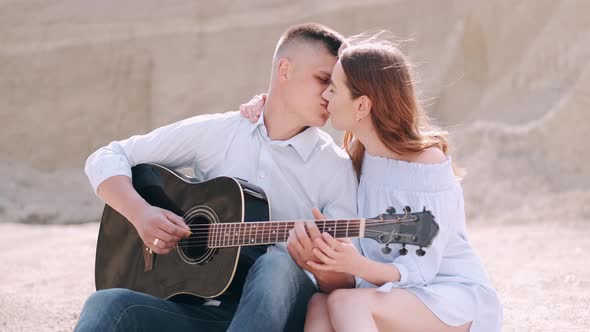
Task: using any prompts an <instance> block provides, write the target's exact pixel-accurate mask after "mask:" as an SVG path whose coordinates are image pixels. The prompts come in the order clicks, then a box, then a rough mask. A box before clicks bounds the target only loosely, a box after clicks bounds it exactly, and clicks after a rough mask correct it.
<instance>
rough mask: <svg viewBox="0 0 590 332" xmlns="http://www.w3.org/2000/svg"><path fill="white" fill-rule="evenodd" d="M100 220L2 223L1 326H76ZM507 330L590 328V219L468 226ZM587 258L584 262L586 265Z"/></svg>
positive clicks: (89, 279) (87, 290) (20, 328)
mask: <svg viewBox="0 0 590 332" xmlns="http://www.w3.org/2000/svg"><path fill="white" fill-rule="evenodd" d="M97 231H98V224H96V223H91V224H85V225H69V226H63V225H43V226H30V225H20V224H10V223H9V224H0V262H2V264H1V265H0V331H71V330H72V329H73V327H74V325H75V323H76V321H77V318H78V314H79V312H80V310H81V308H82V305H83V303H84V300H85V299H86V298H87V297H88V295H90V294H91V293H92V292H93V291H94V284H93V269H94V252H95V243H96V234H97ZM469 232H470V237H471V239H472V242H473V245H474V247H475V248H476V250H477V251H478V252H479V254H480V255H481V257H482V259H483V261H484V263H485V265H486V267H487V269H488V272H489V273H490V275H491V278H492V280H493V283H494V285H495V286H496V287H497V289H498V292H499V294H500V296H501V299H502V302H503V305H504V318H505V322H504V329H503V330H504V331H588V329H590V314H589V313H590V264H588V263H587V262H588V261H587V259H586V257H585V256H586V255H585V254H586V253H587V252H589V251H590V241H588V238H589V237H590V227H588V223H587V222H582V221H580V222H575V221H569V222H567V223H564V224H558V223H540V224H532V223H526V224H506V225H498V224H495V225H485V224H482V223H477V224H473V225H470V226H469ZM584 262H585V263H584Z"/></svg>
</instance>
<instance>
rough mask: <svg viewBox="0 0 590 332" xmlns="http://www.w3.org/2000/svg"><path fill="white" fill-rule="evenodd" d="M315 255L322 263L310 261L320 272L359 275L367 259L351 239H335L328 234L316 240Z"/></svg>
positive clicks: (309, 263) (323, 234)
mask: <svg viewBox="0 0 590 332" xmlns="http://www.w3.org/2000/svg"><path fill="white" fill-rule="evenodd" d="M314 247H315V248H314V249H313V253H314V255H315V256H316V257H317V258H318V259H319V260H320V261H321V263H316V262H314V261H308V262H307V264H308V265H309V266H311V267H312V268H313V269H316V270H320V271H333V272H343V273H349V274H352V275H358V271H359V268H361V265H362V262H363V260H364V259H365V258H364V257H363V256H362V255H361V254H360V253H359V252H358V250H357V249H356V247H355V246H354V245H353V244H352V242H351V241H350V239H338V240H337V239H334V238H333V237H332V236H331V235H330V234H328V233H325V232H324V233H322V236H321V237H318V238H315V239H314Z"/></svg>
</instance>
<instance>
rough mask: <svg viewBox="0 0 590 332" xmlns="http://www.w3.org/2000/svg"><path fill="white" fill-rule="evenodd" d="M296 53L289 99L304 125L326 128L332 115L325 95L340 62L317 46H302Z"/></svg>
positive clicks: (292, 59) (288, 93)
mask: <svg viewBox="0 0 590 332" xmlns="http://www.w3.org/2000/svg"><path fill="white" fill-rule="evenodd" d="M294 51H295V52H294V54H293V55H292V57H291V58H290V59H289V60H290V62H291V65H292V71H291V75H290V80H289V83H288V85H287V86H286V89H287V90H286V94H285V96H286V98H287V99H288V103H289V105H290V107H291V109H292V112H293V113H294V115H296V116H297V117H298V118H299V120H300V121H301V123H302V124H303V125H304V126H312V127H322V126H323V125H324V124H325V123H326V121H327V120H328V117H329V116H330V114H329V113H328V111H327V104H328V102H327V101H326V100H325V99H324V98H323V97H322V92H323V91H324V90H325V89H326V88H327V87H328V85H329V84H330V75H331V74H332V69H333V68H334V65H335V64H336V61H337V60H338V59H337V57H335V56H333V55H331V54H330V53H329V52H328V51H327V50H326V49H325V48H324V47H321V46H317V45H315V46H314V45H302V47H299V48H298V49H297V50H294Z"/></svg>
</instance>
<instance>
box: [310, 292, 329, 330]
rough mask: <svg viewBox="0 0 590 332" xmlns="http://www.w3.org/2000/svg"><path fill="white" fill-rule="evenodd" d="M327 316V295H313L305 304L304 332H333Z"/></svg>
mask: <svg viewBox="0 0 590 332" xmlns="http://www.w3.org/2000/svg"><path fill="white" fill-rule="evenodd" d="M333 331H334V328H333V327H332V323H331V322H330V316H329V315H328V295H326V294H323V293H315V294H314V295H313V296H312V297H311V299H310V300H309V302H308V303H307V314H306V315H305V332H333Z"/></svg>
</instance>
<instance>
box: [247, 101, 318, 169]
mask: <svg viewBox="0 0 590 332" xmlns="http://www.w3.org/2000/svg"><path fill="white" fill-rule="evenodd" d="M256 129H258V131H259V132H260V135H261V136H262V138H264V139H265V140H266V141H268V142H270V143H271V144H276V145H279V146H292V147H293V148H294V149H295V151H297V153H298V154H299V156H300V157H301V159H303V161H307V159H308V158H309V156H310V155H311V153H312V152H313V150H314V149H315V146H316V144H317V143H318V140H319V139H320V130H319V129H318V128H315V127H308V128H307V129H305V130H304V131H302V132H300V133H299V134H297V135H295V136H293V137H291V138H290V139H288V140H284V141H273V140H271V139H270V137H268V132H267V130H266V126H265V125H264V110H263V111H262V113H260V118H258V121H256V123H254V124H252V127H251V128H250V134H252V133H254V132H255V131H256Z"/></svg>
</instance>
